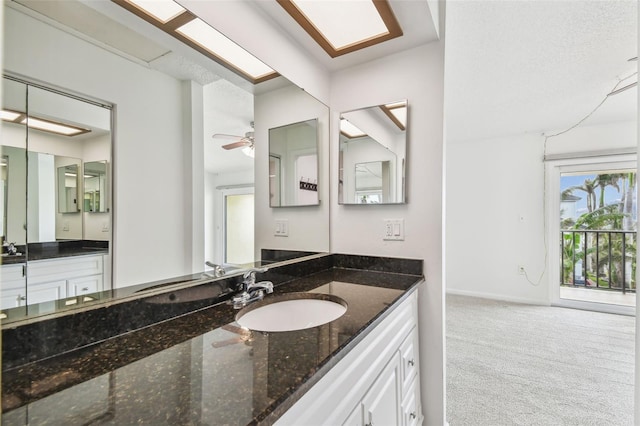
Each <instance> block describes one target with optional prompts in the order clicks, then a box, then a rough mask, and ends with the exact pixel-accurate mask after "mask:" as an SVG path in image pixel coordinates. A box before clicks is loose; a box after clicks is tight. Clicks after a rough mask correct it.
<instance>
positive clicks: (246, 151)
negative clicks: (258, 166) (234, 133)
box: [242, 145, 256, 158]
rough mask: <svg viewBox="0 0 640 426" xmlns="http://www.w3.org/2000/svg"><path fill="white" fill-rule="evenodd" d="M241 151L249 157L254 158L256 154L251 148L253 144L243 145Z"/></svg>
mask: <svg viewBox="0 0 640 426" xmlns="http://www.w3.org/2000/svg"><path fill="white" fill-rule="evenodd" d="M242 153H243V154H244V155H246V156H247V157H251V158H255V156H256V151H255V149H254V148H253V145H249V146H245V147H244V148H242Z"/></svg>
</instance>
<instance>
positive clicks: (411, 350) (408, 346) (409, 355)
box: [400, 327, 418, 391]
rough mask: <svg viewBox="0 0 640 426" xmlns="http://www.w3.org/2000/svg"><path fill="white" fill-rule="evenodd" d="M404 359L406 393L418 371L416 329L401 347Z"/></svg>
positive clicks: (403, 384) (403, 378)
mask: <svg viewBox="0 0 640 426" xmlns="http://www.w3.org/2000/svg"><path fill="white" fill-rule="evenodd" d="M400 356H401V357H402V389H403V391H406V390H407V389H408V387H409V385H410V384H411V381H412V379H413V377H414V376H415V375H416V372H417V371H418V329H417V328H416V327H414V328H413V330H411V333H409V335H408V336H407V338H406V339H405V340H404V342H402V345H400Z"/></svg>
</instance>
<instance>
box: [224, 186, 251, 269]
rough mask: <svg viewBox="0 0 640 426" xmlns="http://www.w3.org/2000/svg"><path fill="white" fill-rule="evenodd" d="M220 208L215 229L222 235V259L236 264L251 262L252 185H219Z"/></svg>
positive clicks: (227, 262) (226, 262) (225, 262)
mask: <svg viewBox="0 0 640 426" xmlns="http://www.w3.org/2000/svg"><path fill="white" fill-rule="evenodd" d="M219 191H220V195H221V198H222V202H221V203H219V206H220V207H219V208H220V209H221V210H222V211H221V212H220V214H219V215H218V217H219V218H220V219H221V220H220V223H219V224H218V229H220V231H221V232H220V233H221V236H222V238H220V239H219V242H220V253H221V254H222V263H224V264H234V265H240V264H244V263H252V262H253V261H254V258H255V253H254V188H253V187H252V186H251V187H240V188H226V189H220V190H219Z"/></svg>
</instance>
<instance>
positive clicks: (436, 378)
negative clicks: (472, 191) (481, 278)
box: [330, 41, 445, 425]
mask: <svg viewBox="0 0 640 426" xmlns="http://www.w3.org/2000/svg"><path fill="white" fill-rule="evenodd" d="M443 67H444V41H439V42H434V43H430V44H428V45H425V46H420V47H417V48H414V49H411V50H408V51H405V52H401V53H398V54H396V55H391V56H388V57H386V58H384V59H381V60H377V61H373V62H370V63H368V64H364V65H361V66H358V67H353V68H351V69H347V70H344V71H340V72H337V73H335V74H334V75H333V77H332V81H331V103H330V107H331V116H332V121H331V128H332V129H338V128H339V114H340V112H341V111H350V110H353V109H357V108H361V107H365V106H371V105H379V104H384V103H387V102H391V101H396V100H398V99H407V100H408V105H409V117H408V123H409V132H408V155H407V158H408V164H407V191H408V195H407V196H408V203H407V204H405V205H397V206H389V205H387V206H371V205H366V206H345V205H338V195H337V191H335V190H333V191H332V193H331V206H332V208H331V251H332V252H336V253H354V254H363V255H376V256H390V257H408V258H416V259H424V261H425V275H426V281H427V282H426V284H425V285H423V287H422V288H421V289H420V298H419V303H420V305H419V316H420V329H421V330H420V332H421V336H420V352H421V354H420V357H421V358H420V362H421V369H422V371H421V375H422V377H421V380H422V386H421V388H422V393H423V398H422V401H423V410H424V413H425V416H426V418H425V422H424V423H425V424H427V425H436V424H443V423H444V418H445V410H444V398H445V395H444V361H445V359H444V302H443V298H444V296H443V294H444V277H443V270H442V262H443V253H442V234H443V230H442V219H443V217H442V207H443V204H442V203H443V192H442V187H443V155H444V152H443V79H444V75H443V72H444V70H443ZM338 151H339V142H338V132H336V131H333V132H332V134H331V175H330V177H331V187H332V188H337V187H338V182H337V176H338ZM383 219H404V223H405V240H404V241H383V240H382V236H383V229H384V227H383Z"/></svg>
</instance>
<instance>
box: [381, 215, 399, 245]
mask: <svg viewBox="0 0 640 426" xmlns="http://www.w3.org/2000/svg"><path fill="white" fill-rule="evenodd" d="M382 239H383V240H385V241H404V219H385V220H384V236H383V238H382Z"/></svg>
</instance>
